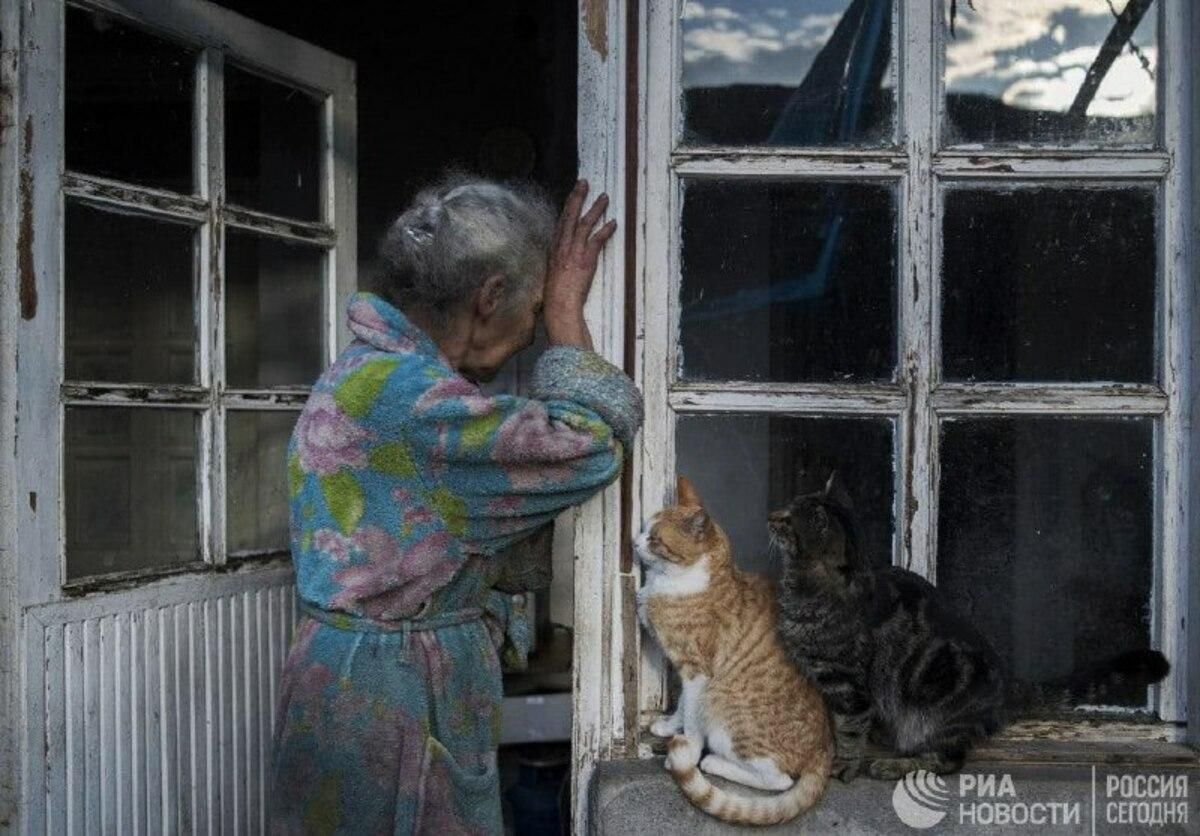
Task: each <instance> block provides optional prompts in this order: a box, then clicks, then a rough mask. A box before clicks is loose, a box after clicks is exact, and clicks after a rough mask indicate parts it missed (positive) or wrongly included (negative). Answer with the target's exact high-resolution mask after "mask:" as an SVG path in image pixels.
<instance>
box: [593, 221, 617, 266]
mask: <svg viewBox="0 0 1200 836" xmlns="http://www.w3.org/2000/svg"><path fill="white" fill-rule="evenodd" d="M616 231H617V221H616V219H613V220H611V221H609V222H608V223H606V224H605V225H604V226H602V227H600V229H599V230H597V231H596V234H595V235H593V236H592V237H591V238H589V239H588V242H587V246H588V255H589V256H590V257H592V258H596V257H598V256H599V255H600V250H602V249H604V245H605V244H606V243H608V239H609V238H612V237H613V233H614V232H616Z"/></svg>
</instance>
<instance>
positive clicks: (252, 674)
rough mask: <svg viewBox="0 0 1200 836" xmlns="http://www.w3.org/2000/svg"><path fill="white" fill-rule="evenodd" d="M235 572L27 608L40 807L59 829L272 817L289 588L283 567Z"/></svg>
mask: <svg viewBox="0 0 1200 836" xmlns="http://www.w3.org/2000/svg"><path fill="white" fill-rule="evenodd" d="M229 586H233V587H234V588H233V589H232V590H230V589H225V590H218V592H223V594H212V593H211V592H210V594H209V595H208V597H203V596H200V595H195V594H194V593H192V597H193V598H195V600H187V598H186V596H187V595H188V594H189V593H188V592H187V591H182V592H180V593H179V594H177V595H167V596H158V598H157V600H153V599H152V600H150V601H147V600H146V599H147V597H148V596H147V595H145V594H144V593H143V594H141V595H130V596H120V595H113V596H105V598H107V599H109V600H106V601H103V602H100V603H99V604H97V602H95V601H80V602H75V603H72V602H65V603H59V604H55V605H52V606H50V607H46V608H40V609H37V610H32V611H30V613H29V615H30V617H29V618H28V620H27V622H26V629H27V630H29V631H34V633H35V634H34V635H31V636H30V639H31V641H33V642H35V643H36V642H37V641H38V636H37V635H36V633H39V632H40V644H41V647H42V650H43V659H44V664H43V665H42V671H41V673H42V674H43V676H42V681H41V682H37V683H34V682H30V683H28V684H29V689H28V691H27V692H26V693H27V694H28V695H29V698H30V699H31V701H36V702H38V703H40V705H30V706H29V709H30V711H29V716H30V717H31V718H34V721H35V723H36V722H37V721H38V720H40V721H41V728H40V729H32V728H31V729H29V730H28V733H29V735H30V742H31V743H32V742H34V741H37V745H40V746H44V747H45V752H46V767H47V768H46V770H45V774H44V775H43V776H42V786H41V787H40V788H35V789H34V791H33V792H31V793H30V794H29V795H28V796H27V797H28V798H30V800H31V801H32V802H33V803H35V804H39V803H40V804H42V805H44V807H43V809H42V810H40V811H37V813H38V815H34V816H32V817H31V819H30V820H31V821H34V822H40V821H44V822H45V827H46V832H47V833H54V834H58V833H70V834H75V833H89V834H90V833H116V834H143V833H145V834H157V833H212V834H216V833H222V834H227V833H261V832H263V831H264V830H265V826H266V798H265V793H266V791H267V783H268V782H267V774H266V773H267V769H268V768H269V754H270V744H271V734H272V729H273V728H274V715H275V705H274V703H275V698H276V695H277V694H278V693H279V688H278V680H279V674H280V669H281V668H282V665H283V660H284V658H285V656H286V655H287V650H288V643H289V642H290V640H291V634H292V629H293V627H294V624H295V619H296V608H295V605H294V601H293V596H294V588H293V587H292V585H291V582H290V576H287V575H284V576H283V577H280V574H279V573H270V577H269V578H267V579H263V580H256V579H254V578H253V576H249V577H243V578H242V579H241V582H240V583H238V584H230V585H229ZM238 587H240V588H238ZM121 597H127V598H128V599H129V600H128V601H126V602H125V603H126V604H127V606H126V607H124V608H122V607H120V606H117V604H119V601H114V600H112V599H114V598H121ZM173 597H174V598H181V600H174V601H172V600H169V599H170V598H173ZM164 598H166V599H168V600H164ZM138 600H141V602H142V603H141V604H140V605H139V604H138V603H137V601H138ZM31 673H34V674H36V673H37V671H36V670H35V671H31ZM31 777H32V776H31ZM35 780H36V778H35Z"/></svg>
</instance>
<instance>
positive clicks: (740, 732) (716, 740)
mask: <svg viewBox="0 0 1200 836" xmlns="http://www.w3.org/2000/svg"><path fill="white" fill-rule="evenodd" d="M677 501H678V504H677V505H675V506H673V507H671V508H667V509H665V510H663V511H662V512H661V513H659V514H657V515H656V516H655V517H654V518H653V519H652V520H650V522H649V524H648V525H647V527H646V530H645V531H644V532H643V533H642V534H641V535H639V536H638V538H637V541H636V543H635V546H636V549H637V553H638V557H639V558H640V559H641V562H642V566H643V567H644V574H645V577H646V582H645V584H644V585H643V586H642V588H641V590H639V592H638V613H639V615H640V617H641V620H642V624H643V625H645V627H646V629H647V631H648V632H649V633H650V634H651V635H653V636H654V638H655V639H656V640H657V641H658V643H659V644H660V645H661V646H662V649H663V652H664V653H666V655H667V658H668V659H670V660H671V663H672V664H673V665H674V666H675V668H676V669H677V670H678V671H679V674H680V676H681V677H682V679H683V693H682V694H681V695H680V698H679V705H678V706H677V707H676V709H675V713H674V714H673V715H671V716H669V717H664V718H663V719H661V720H659V721H657V722H655V723H654V724H653V725H652V726H651V727H650V730H651V731H652V732H653V733H654V734H656V735H658V736H659V737H672V740H671V744H670V750H669V751H670V753H669V754H668V756H667V769H669V770H670V771H671V774H672V775H673V776H674V777H675V781H676V783H678V784H679V787H680V789H681V790H683V793H684V795H686V796H687V797H688V799H689V800H690V801H691V802H692V803H693V804H694V805H696V806H697V807H699V808H700V809H701V810H703V811H704V812H706V813H708V814H710V815H712V816H716V817H717V818H719V819H722V820H724V821H727V822H731V823H734V824H758V825H766V824H778V823H780V822H784V821H788V820H789V819H791V818H794V817H795V816H797V815H799V814H800V813H802V812H804V811H805V810H807V809H809V808H810V807H812V806H813V805H814V804H816V803H817V801H818V800H819V799H820V798H821V795H822V794H823V793H824V792H825V787H826V785H827V784H828V782H829V772H830V768H831V765H832V763H833V753H834V744H833V736H832V734H831V731H830V724H829V715H828V714H827V713H826V710H825V704H824V702H823V701H822V699H821V695H820V693H819V692H818V691H817V689H816V688H815V687H814V686H813V685H812V684H811V683H810V682H808V681H807V680H806V679H804V678H803V677H802V676H801V675H800V674H799V672H798V671H797V670H796V669H795V668H794V667H793V666H792V665H791V664H790V663H789V662H788V660H787V657H786V656H784V653H783V648H782V647H781V646H780V644H779V640H778V639H777V638H776V635H775V596H774V594H772V590H771V588H770V585H769V584H768V582H767V581H766V580H765V579H763V578H760V577H757V576H755V575H750V574H747V573H745V572H742V571H741V570H739V569H738V568H737V567H736V566H735V565H734V562H733V556H732V555H731V554H730V548H729V540H728V539H727V538H726V536H725V532H723V531H722V530H721V528H720V527H719V526H718V525H717V524H716V523H715V522H713V521H712V519H711V518H710V517H709V516H708V514H707V513H706V512H705V510H704V508H703V506H702V504H701V502H700V499H699V497H697V496H696V492H695V490H694V489H693V488H692V486H691V483H689V482H688V481H687V479H685V478H683V477H680V478H679V484H678V500H677ZM706 743H707V745H708V749H709V754H708V755H706V756H705V757H704V759H703V760H701V759H700V754H701V752H702V751H703V749H704V746H705V744H706ZM697 765H698V766H699V768H698V769H697ZM704 772H707V773H709V774H712V775H720V776H721V777H723V778H728V779H729V780H731V781H737V782H738V783H741V784H745V785H746V786H750V787H755V788H757V789H763V790H777V791H780V792H779V793H778V794H777V795H774V796H761V797H753V796H744V795H739V794H735V793H730V792H726V791H725V790H723V789H721V788H719V787H716V786H714V785H713V784H711V783H710V782H709V781H708V779H707V778H706V777H705V776H704V774H703V773H704Z"/></svg>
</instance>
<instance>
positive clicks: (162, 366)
mask: <svg viewBox="0 0 1200 836" xmlns="http://www.w3.org/2000/svg"><path fill="white" fill-rule="evenodd" d="M65 223H66V232H65V245H66V246H65V268H66V283H65V284H66V287H65V291H66V301H65V308H66V311H65V312H66V377H67V379H68V380H96V381H104V382H106V383H135V382H136V383H192V382H194V381H195V380H196V374H195V372H196V362H195V341H196V324H195V310H194V303H193V293H194V287H195V274H196V256H195V242H196V231H195V230H194V229H193V228H192V227H188V226H184V225H182V224H173V223H163V222H161V221H153V220H150V219H148V218H143V217H139V216H137V215H125V214H119V213H117V212H105V211H102V210H100V209H94V208H92V207H90V206H84V205H82V204H78V203H74V202H72V201H68V202H67V206H66V219H65Z"/></svg>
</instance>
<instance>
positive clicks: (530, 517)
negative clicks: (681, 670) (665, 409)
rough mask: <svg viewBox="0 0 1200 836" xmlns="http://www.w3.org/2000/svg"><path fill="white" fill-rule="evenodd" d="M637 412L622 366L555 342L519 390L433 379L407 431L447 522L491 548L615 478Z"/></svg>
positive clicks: (470, 542) (472, 542) (468, 540)
mask: <svg viewBox="0 0 1200 836" xmlns="http://www.w3.org/2000/svg"><path fill="white" fill-rule="evenodd" d="M641 421H642V399H641V394H640V393H639V392H638V390H637V387H635V386H634V384H633V381H632V380H630V379H629V377H628V376H627V375H626V374H625V373H624V372H622V371H621V370H620V369H618V368H617V367H615V366H613V365H612V364H610V363H608V362H607V361H606V360H604V359H603V358H602V357H600V356H599V355H598V354H595V353H594V352H591V351H585V350H583V349H578V348H571V347H564V346H558V347H554V348H551V349H549V350H548V351H546V352H545V353H544V354H543V355H542V356H541V358H540V359H539V360H538V363H537V365H536V367H535V369H534V375H533V385H532V395H531V397H528V398H524V397H516V396H513V395H497V396H485V395H483V394H481V393H480V392H479V391H478V389H475V388H474V387H473V386H469V384H466V382H465V381H463V380H462V379H461V378H450V379H447V380H444V381H440V382H436V383H434V384H433V386H432V387H431V388H430V389H429V390H428V391H427V392H426V393H425V394H424V395H422V397H421V398H420V399H419V400H418V403H417V405H416V408H415V409H414V411H413V415H412V416H411V418H410V420H409V422H408V427H407V433H406V435H407V436H408V441H409V443H410V444H411V445H412V447H413V448H414V452H415V453H416V457H417V458H418V460H423V462H422V464H424V468H423V469H424V471H425V473H424V478H425V480H426V482H427V487H428V488H429V490H430V494H431V498H432V501H431V504H432V505H433V507H434V510H435V511H436V512H437V513H438V514H440V515H441V517H442V519H443V521H444V522H445V524H446V526H447V528H448V529H449V530H450V532H451V533H452V534H454V535H456V536H458V537H459V538H460V539H461V540H462V541H463V542H464V543H465V544H466V545H467V546H468V547H469V548H470V549H471V550H472V551H476V552H479V553H483V554H495V553H496V552H497V551H499V550H501V549H503V548H504V547H506V546H508V545H510V544H511V543H513V542H515V541H517V540H519V539H521V538H522V537H524V536H527V535H529V534H530V533H531V532H532V531H534V530H535V529H537V528H538V527H539V526H541V525H544V524H545V523H547V522H549V521H550V520H552V519H553V518H554V517H555V516H556V515H557V514H558V513H560V512H561V511H563V510H564V509H566V508H569V507H571V506H573V505H578V504H579V503H581V502H583V501H584V500H586V499H588V498H589V497H591V496H592V495H593V494H595V493H596V492H597V491H599V490H601V489H602V488H604V487H605V486H606V485H608V484H609V483H611V482H612V481H613V480H614V479H616V478H617V476H618V475H619V474H620V472H621V468H622V463H623V459H624V454H625V450H626V449H627V448H628V446H629V445H630V443H631V442H632V440H633V437H634V435H635V434H636V432H637V430H638V428H639V427H640V426H641Z"/></svg>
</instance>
